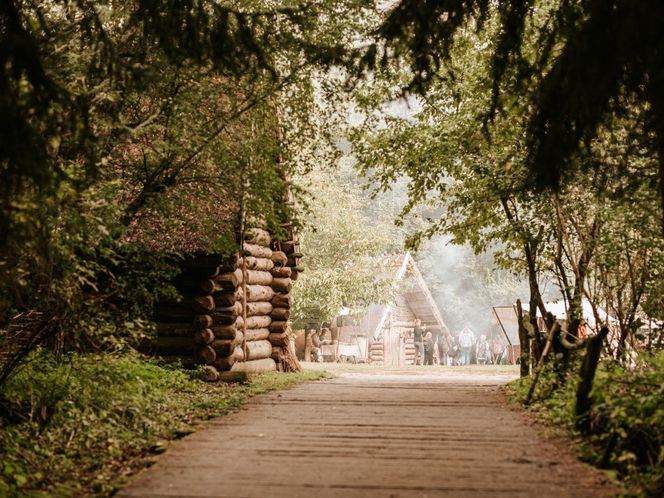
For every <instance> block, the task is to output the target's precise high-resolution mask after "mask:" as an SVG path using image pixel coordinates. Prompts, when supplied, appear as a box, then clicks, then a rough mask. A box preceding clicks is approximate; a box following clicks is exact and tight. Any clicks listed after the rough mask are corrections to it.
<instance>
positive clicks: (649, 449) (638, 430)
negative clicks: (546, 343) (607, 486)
mask: <svg viewBox="0 0 664 498" xmlns="http://www.w3.org/2000/svg"><path fill="white" fill-rule="evenodd" d="M575 371H578V369H570V370H568V371H567V373H560V372H556V371H555V370H554V364H553V363H549V364H546V365H545V366H544V369H543V372H542V375H541V377H540V379H539V383H538V385H537V387H536V388H535V392H534V396H533V401H532V402H531V403H530V404H529V405H528V409H529V410H531V411H533V412H534V413H536V414H537V416H538V418H540V419H542V420H544V421H546V422H547V423H550V424H552V425H553V426H554V427H555V428H557V429H558V428H560V429H562V430H563V431H564V433H565V434H566V435H570V436H572V437H573V439H574V440H576V441H577V442H578V444H579V449H580V454H581V458H582V459H583V460H584V461H586V462H588V463H590V464H591V465H594V466H596V467H598V468H601V469H603V470H605V471H606V472H607V473H608V474H609V475H610V476H611V477H612V478H614V479H616V480H618V481H620V482H621V483H622V484H623V485H624V486H625V492H624V495H625V496H653V497H654V496H664V446H663V445H662V443H663V442H664V353H661V352H660V353H658V354H655V355H652V356H649V357H648V358H646V359H643V360H642V361H641V362H640V364H639V366H637V367H634V368H625V367H623V366H620V365H618V364H616V363H615V362H602V363H600V365H599V368H598V370H597V376H596V378H595V383H594V387H593V390H592V394H591V395H592V398H593V409H592V412H591V415H590V417H591V418H590V430H589V432H588V433H581V432H579V431H578V430H577V429H576V418H575V403H576V386H577V382H576V378H575V377H576V376H577V374H576V373H575ZM565 377H567V378H565ZM530 383H531V378H530V377H523V378H521V379H518V380H515V381H513V382H511V383H510V384H508V385H507V387H506V391H507V393H508V396H509V397H510V399H511V400H512V401H514V402H516V403H518V404H520V405H523V404H524V401H525V399H526V397H527V393H528V390H529V388H530Z"/></svg>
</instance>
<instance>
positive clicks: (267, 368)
mask: <svg viewBox="0 0 664 498" xmlns="http://www.w3.org/2000/svg"><path fill="white" fill-rule="evenodd" d="M270 354H272V349H271V348H270ZM276 370H277V363H276V362H275V361H274V360H273V359H272V358H269V357H268V358H262V359H260V360H249V361H243V362H240V363H235V364H234V365H233V366H232V367H231V372H246V373H264V372H274V371H276Z"/></svg>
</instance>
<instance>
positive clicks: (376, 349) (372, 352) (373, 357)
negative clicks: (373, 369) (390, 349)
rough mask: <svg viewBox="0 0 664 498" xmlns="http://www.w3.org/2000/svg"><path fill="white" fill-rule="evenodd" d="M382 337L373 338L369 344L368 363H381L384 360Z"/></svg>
mask: <svg viewBox="0 0 664 498" xmlns="http://www.w3.org/2000/svg"><path fill="white" fill-rule="evenodd" d="M384 348H385V344H384V341H383V336H378V337H374V338H372V339H371V342H370V343H369V363H382V362H383V360H384V359H385V357H384V355H385V349H384Z"/></svg>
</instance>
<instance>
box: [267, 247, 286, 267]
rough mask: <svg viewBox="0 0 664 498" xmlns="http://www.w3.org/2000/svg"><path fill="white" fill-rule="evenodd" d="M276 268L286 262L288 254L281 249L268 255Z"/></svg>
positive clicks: (284, 264)
mask: <svg viewBox="0 0 664 498" xmlns="http://www.w3.org/2000/svg"><path fill="white" fill-rule="evenodd" d="M270 259H271V260H272V262H273V263H274V266H275V267H276V268H281V267H284V266H286V264H288V256H286V253H285V252H283V251H274V252H273V253H272V255H271V257H270Z"/></svg>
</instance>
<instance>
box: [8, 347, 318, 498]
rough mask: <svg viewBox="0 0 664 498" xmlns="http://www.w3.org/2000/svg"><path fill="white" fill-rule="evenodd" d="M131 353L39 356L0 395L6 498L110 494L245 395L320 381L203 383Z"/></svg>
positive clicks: (284, 379) (279, 378) (296, 377)
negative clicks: (127, 477) (196, 425)
mask: <svg viewBox="0 0 664 498" xmlns="http://www.w3.org/2000/svg"><path fill="white" fill-rule="evenodd" d="M195 377H196V373H195V372H192V373H185V372H183V371H181V370H179V369H177V368H174V367H171V366H168V365H165V364H162V363H160V362H158V361H146V360H145V359H143V358H141V357H139V356H138V355H135V354H124V355H110V354H104V355H80V354H69V355H67V356H66V357H65V358H64V361H62V362H56V361H55V360H54V359H53V357H52V356H51V355H50V354H48V353H46V352H36V353H33V354H32V355H31V356H30V358H29V361H28V362H27V363H26V364H25V365H23V367H22V368H21V369H20V370H18V371H17V372H16V373H15V375H14V376H13V377H11V378H10V380H9V381H8V382H7V384H6V385H5V386H4V387H3V390H2V392H1V393H0V405H1V406H0V414H2V415H1V418H0V460H1V461H2V465H1V466H0V497H3V496H45V495H48V496H79V495H81V494H85V495H89V494H96V495H99V496H106V495H108V494H110V493H111V492H112V491H113V490H114V489H116V485H117V483H118V480H121V478H122V476H125V475H127V474H129V473H130V472H132V471H133V470H135V469H136V467H137V466H140V465H144V464H145V457H146V456H148V455H149V454H150V453H159V452H161V451H163V449H164V448H165V446H164V443H163V441H164V440H168V439H173V438H178V437H182V436H184V435H185V434H188V433H190V432H191V431H192V424H194V423H196V422H197V421H200V420H202V419H206V418H210V417H214V416H218V415H221V414H224V413H226V412H227V411H228V410H230V409H232V408H233V407H236V406H238V405H239V404H240V403H241V402H242V401H243V400H245V399H246V398H247V397H248V396H251V395H253V394H257V393H260V392H265V391H267V390H270V389H275V388H283V387H288V386H291V385H293V384H294V383H296V382H299V381H301V380H303V379H312V378H320V377H321V375H320V374H311V373H310V374H298V375H292V374H280V375H278V376H275V375H273V376H262V377H257V378H256V379H255V380H253V381H251V382H250V383H248V384H246V385H228V384H222V383H220V384H206V383H204V382H201V381H199V380H196V378H195Z"/></svg>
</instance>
